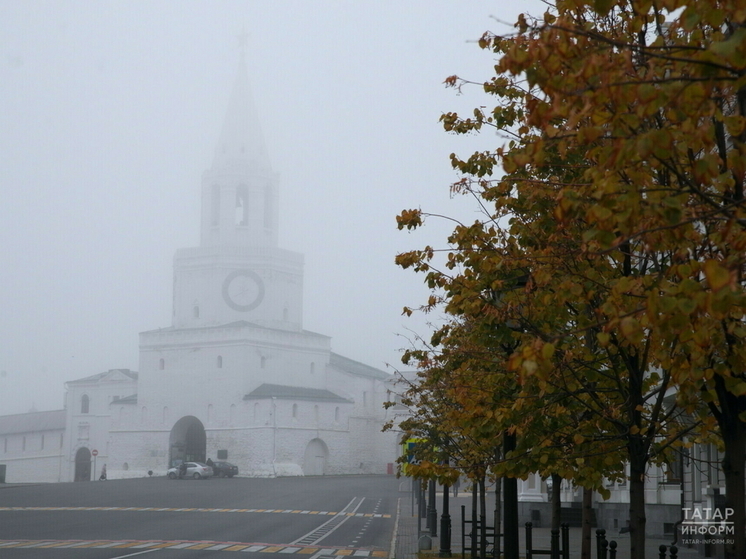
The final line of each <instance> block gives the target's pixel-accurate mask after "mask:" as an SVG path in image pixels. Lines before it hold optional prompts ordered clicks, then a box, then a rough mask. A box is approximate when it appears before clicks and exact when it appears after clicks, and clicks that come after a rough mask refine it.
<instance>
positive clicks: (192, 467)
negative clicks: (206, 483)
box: [166, 462, 212, 479]
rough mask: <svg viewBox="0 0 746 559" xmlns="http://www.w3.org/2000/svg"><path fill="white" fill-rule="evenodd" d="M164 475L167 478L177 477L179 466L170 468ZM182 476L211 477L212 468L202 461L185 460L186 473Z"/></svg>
mask: <svg viewBox="0 0 746 559" xmlns="http://www.w3.org/2000/svg"><path fill="white" fill-rule="evenodd" d="M166 475H167V476H168V478H169V479H178V478H179V468H170V469H169V470H168V472H166ZM184 477H191V478H194V479H208V478H211V477H212V468H211V467H210V466H208V465H207V464H203V463H202V462H187V463H186V475H185V476H184Z"/></svg>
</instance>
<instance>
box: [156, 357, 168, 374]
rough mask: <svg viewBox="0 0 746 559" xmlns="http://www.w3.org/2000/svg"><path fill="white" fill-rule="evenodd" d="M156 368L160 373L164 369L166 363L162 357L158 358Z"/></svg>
mask: <svg viewBox="0 0 746 559" xmlns="http://www.w3.org/2000/svg"><path fill="white" fill-rule="evenodd" d="M158 368H159V369H160V370H161V371H162V370H163V369H165V368H166V361H165V360H164V359H163V357H161V358H160V359H159V360H158Z"/></svg>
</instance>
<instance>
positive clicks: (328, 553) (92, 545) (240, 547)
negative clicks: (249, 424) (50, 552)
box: [0, 540, 388, 559]
mask: <svg viewBox="0 0 746 559" xmlns="http://www.w3.org/2000/svg"><path fill="white" fill-rule="evenodd" d="M0 548H3V549H10V548H16V549H32V548H33V549H48V548H49V549H64V548H68V549H86V548H87V549H126V550H130V549H131V550H133V551H134V550H142V551H137V552H136V553H131V554H129V555H120V556H118V559H122V558H123V557H133V556H135V555H140V554H142V553H149V552H151V551H158V550H160V549H183V550H185V551H190V550H195V551H196V550H204V551H240V552H248V553H256V552H260V553H277V554H283V555H304V556H306V557H308V559H325V558H327V557H328V558H335V557H338V558H341V557H350V556H353V557H369V558H370V557H375V558H380V559H383V558H386V557H388V552H387V551H381V550H378V549H375V550H374V549H354V548H338V547H321V546H303V547H301V546H297V545H287V544H281V545H269V544H252V543H239V542H216V541H193V542H185V541H183V540H182V541H178V540H177V541H164V540H151V541H129V542H127V541H122V540H97V541H92V540H76V541H70V540H58V541H52V540H7V541H3V540H0ZM309 556H310V557H309Z"/></svg>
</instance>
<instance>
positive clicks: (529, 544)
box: [526, 522, 534, 559]
mask: <svg viewBox="0 0 746 559" xmlns="http://www.w3.org/2000/svg"><path fill="white" fill-rule="evenodd" d="M533 528H534V525H533V524H532V523H531V522H526V559H533V556H534V555H533V553H534V544H533V541H532V532H533Z"/></svg>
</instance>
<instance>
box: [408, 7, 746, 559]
mask: <svg viewBox="0 0 746 559" xmlns="http://www.w3.org/2000/svg"><path fill="white" fill-rule="evenodd" d="M745 18H746V7H744V6H743V5H742V3H739V2H724V1H707V2H704V1H693V0H692V1H689V2H687V1H676V0H670V1H652V0H651V1H639V2H630V1H614V0H605V1H596V2H587V1H582V0H575V1H567V2H557V3H556V5H555V6H553V7H552V8H551V9H550V10H548V11H547V14H545V16H544V19H543V20H541V21H533V20H530V19H529V18H526V17H522V18H521V19H520V21H519V23H518V25H517V32H516V33H515V34H512V35H510V36H497V35H493V34H487V35H485V37H483V39H482V41H481V46H482V47H483V48H487V49H490V50H491V51H493V52H494V53H495V54H496V55H497V56H498V61H497V64H496V66H495V69H496V76H495V77H494V78H493V79H491V80H489V81H487V82H486V83H485V84H484V88H485V91H486V92H487V93H489V94H491V95H495V96H497V98H498V99H500V102H499V103H498V104H497V106H496V107H494V109H491V110H485V109H477V110H476V111H475V112H474V114H473V115H472V116H470V117H469V118H461V117H459V116H458V115H446V116H445V117H444V122H445V124H446V126H447V128H449V129H450V130H452V131H455V132H471V131H474V130H478V129H480V128H482V127H484V126H490V127H496V128H497V129H499V130H501V131H503V132H504V133H505V134H508V135H512V139H511V140H510V141H509V142H506V144H505V145H504V146H500V147H498V148H497V149H495V150H494V151H488V152H483V153H477V154H474V155H473V156H472V157H470V158H467V159H463V160H461V159H459V158H458V157H456V156H453V162H454V165H455V166H456V167H457V168H459V169H460V170H461V171H462V172H464V173H465V174H466V175H467V176H468V178H466V179H465V180H464V181H462V183H460V185H458V186H457V188H459V187H460V188H468V189H470V190H471V191H474V192H476V195H477V197H478V198H479V199H480V202H484V203H486V204H488V205H491V206H494V208H495V210H494V211H493V210H492V209H490V210H489V212H488V213H489V214H490V218H491V219H492V224H491V225H486V224H485V223H484V222H483V223H479V224H475V225H473V226H465V227H462V228H457V230H456V232H455V233H454V236H452V237H451V239H450V240H451V243H452V244H454V246H455V247H456V250H454V251H453V253H452V255H453V256H452V257H451V258H452V261H451V264H452V268H451V269H457V271H459V272H460V273H455V274H452V275H449V274H443V275H441V276H438V275H437V274H436V275H435V276H432V275H430V274H432V270H431V269H430V268H429V264H428V262H429V260H428V257H429V256H430V255H431V254H432V249H429V251H428V250H426V251H423V252H420V253H409V254H407V255H405V256H404V258H403V259H402V258H400V260H399V263H400V264H402V265H405V266H409V265H412V266H415V267H416V268H417V269H419V270H421V271H424V272H426V273H428V274H429V276H428V277H429V280H428V281H429V282H430V283H431V284H432V285H434V286H437V287H441V288H443V289H444V292H445V302H446V306H447V308H449V310H450V312H453V313H454V314H462V315H464V314H468V313H472V316H475V317H478V316H479V313H478V312H476V311H477V309H479V308H480V307H479V306H480V305H482V306H484V304H485V301H487V302H489V299H490V297H491V296H492V295H494V294H495V293H501V288H502V287H503V285H504V282H505V281H506V280H509V279H510V277H509V274H507V273H506V268H508V269H509V270H512V271H513V272H515V271H516V269H521V268H522V269H523V271H524V272H525V273H527V274H528V277H529V278H530V281H529V284H528V285H529V286H530V289H529V290H524V292H522V293H521V294H520V295H521V297H518V296H516V295H515V292H512V293H511V294H509V295H507V296H503V295H501V297H500V301H499V302H500V304H499V305H497V304H493V305H490V306H489V307H487V308H488V309H489V310H490V311H491V312H493V314H495V315H498V316H501V318H502V319H503V320H505V321H517V322H518V323H519V324H520V326H521V328H522V329H523V330H524V333H525V334H528V335H529V336H530V338H526V337H525V336H524V337H523V338H522V340H521V344H520V346H519V347H518V348H517V350H516V351H515V352H514V353H513V356H512V359H511V360H510V368H511V370H513V371H514V372H515V373H516V374H517V375H518V378H519V379H520V380H519V384H520V385H522V386H524V385H525V384H526V381H527V379H530V378H533V379H539V381H540V382H544V383H545V384H546V387H547V388H548V389H549V390H552V391H553V390H556V389H557V388H558V387H561V386H563V384H565V386H566V388H567V389H569V390H567V392H568V393H570V394H576V395H577V396H578V400H579V402H580V403H581V404H583V402H584V404H583V405H587V404H588V403H589V402H592V401H593V399H594V398H597V397H598V395H599V394H605V395H607V396H608V395H609V394H611V392H607V391H606V390H607V388H606V386H607V385H608V383H609V382H611V383H612V384H613V383H614V382H615V380H619V379H622V380H623V381H624V382H623V383H622V385H620V386H623V388H624V390H626V391H627V393H628V395H629V397H630V402H631V403H632V406H631V407H630V405H629V403H630V402H628V403H627V404H626V405H625V406H624V407H623V408H619V407H618V406H614V405H610V406H607V408H606V409H609V410H616V412H615V413H616V414H617V416H616V417H614V416H613V415H612V416H609V417H608V418H607V425H606V426H602V425H599V426H598V427H599V431H597V434H598V433H604V432H608V433H610V432H612V431H613V429H609V426H610V425H611V426H613V427H614V428H615V429H617V431H618V434H619V435H622V436H623V437H626V446H627V449H628V451H629V456H630V458H631V464H633V471H632V476H631V483H632V484H635V483H642V480H643V479H644V475H645V471H644V467H645V466H646V464H647V460H648V459H650V458H651V457H653V458H654V457H655V455H656V452H657V451H653V444H654V442H655V441H656V440H657V439H659V438H660V437H659V435H663V445H662V447H661V448H660V450H661V451H664V450H665V449H666V448H667V447H668V446H670V444H673V441H674V434H675V433H674V432H673V430H671V431H670V432H669V431H667V430H666V429H668V427H664V429H663V430H662V431H660V432H658V431H657V430H658V429H659V428H660V426H662V423H661V420H662V419H665V416H666V415H667V414H669V413H670V411H669V410H667V409H666V408H665V406H664V402H663V400H662V397H663V396H664V395H665V393H666V390H667V389H668V388H671V389H675V390H676V393H677V398H678V401H679V404H680V405H681V406H682V409H685V410H686V411H688V412H690V413H692V414H697V413H700V411H701V410H702V409H703V408H702V405H701V404H704V405H705V406H706V409H708V410H709V412H710V413H709V416H708V415H704V416H702V417H701V418H700V419H701V425H703V426H704V431H703V432H704V433H705V434H706V429H707V427H709V426H711V425H712V421H713V420H715V421H717V424H718V426H719V431H720V434H721V436H722V438H723V442H724V446H725V458H724V462H723V468H724V471H725V476H726V487H727V506H728V507H729V508H732V509H733V510H734V511H735V517H734V521H735V526H736V528H735V539H734V541H733V543H732V544H731V545H729V546H727V548H726V554H727V556H728V557H743V556H746V545H745V542H744V531H745V521H746V512H745V511H744V503H743V501H744V499H743V495H744V490H745V488H744V472H743V468H744V458H746V422H745V421H744V420H745V419H746V417H745V414H746V398H745V396H746V378H745V377H744V372H745V369H744V367H745V366H746V361H744V358H745V357H746V355H745V354H744V351H745V350H744V344H743V339H742V338H743V336H744V334H746V329H744V322H743V319H744V316H743V313H744V309H743V307H744V304H745V300H744V289H743V287H744V285H743V271H744V248H746V236H745V235H746V232H745V231H744V224H746V221H744V217H745V216H744V215H743V214H744V208H743V180H744V174H745V173H746V158H744V153H743V150H744V141H745V140H746V118H745V117H746V93H744V88H743V86H744V79H745V78H744V69H745V66H746V29H745V28H744V19H745ZM450 83H451V84H452V85H456V86H462V85H463V84H464V82H461V81H460V80H458V79H457V78H455V77H454V78H452V79H451V80H450ZM557 156H559V157H560V158H562V157H566V156H567V157H568V158H569V162H570V163H572V165H571V167H572V169H571V171H570V172H567V171H562V170H561V169H558V168H557V164H556V158H557ZM550 162H552V163H551V164H550ZM498 164H500V165H501V166H502V168H503V170H504V172H505V176H504V177H503V178H502V179H493V178H492V176H493V170H494V169H495V166H496V165H498ZM568 167H570V165H568ZM474 185H477V188H475V186H474ZM539 193H540V194H539ZM517 199H523V200H525V201H531V200H533V201H535V202H536V203H537V209H539V210H540V213H541V214H542V215H543V220H544V221H543V223H544V225H546V226H548V229H547V230H548V231H550V232H551V233H550V234H548V235H545V236H544V237H541V236H540V235H537V233H536V232H537V231H539V230H540V227H539V225H538V224H539V223H541V222H542V217H541V216H539V217H537V218H532V219H531V220H527V221H525V225H526V226H524V227H522V225H523V222H522V221H521V217H520V214H518V213H516V208H515V204H516V202H515V201H516V200H517ZM509 215H510V216H513V217H512V219H514V221H513V223H512V224H511V227H512V230H511V229H510V228H505V227H502V226H501V223H500V219H509V218H508V216H509ZM515 216H519V217H518V218H516V217H515ZM421 218H422V216H421V214H420V213H419V212H417V211H410V212H403V213H402V215H401V216H400V225H401V224H403V225H404V226H419V225H420V223H421ZM529 226H530V227H529ZM528 231H532V233H528V234H527V232H528ZM485 232H486V234H485ZM469 235H472V238H471V239H469V238H468V237H469ZM552 235H555V236H554V237H552ZM485 237H486V238H487V240H488V241H490V242H485ZM490 237H491V238H490ZM464 239H465V240H464ZM527 239H528V241H527ZM495 247H497V248H499V249H500V251H501V252H500V251H493V249H494V248H495ZM558 249H561V250H558ZM542 251H544V252H542ZM562 251H564V252H562ZM527 252H529V253H530V255H529V256H530V258H529V259H527V258H526V256H527ZM490 253H493V254H499V257H498V258H493V259H489V258H485V257H484V255H485V254H490ZM550 257H553V258H554V263H555V264H556V265H557V267H556V270H562V271H563V273H561V274H560V273H557V271H553V269H552V268H551V267H549V266H542V262H549V261H550ZM521 259H522V260H521ZM516 260H520V261H521V262H522V264H520V265H515V266H513V267H512V268H511V267H510V266H508V264H509V263H511V262H514V261H516ZM563 264H571V265H563ZM573 267H575V268H573ZM501 274H502V275H501ZM573 277H574V278H575V280H573ZM554 280H556V281H554ZM470 284H471V285H470ZM493 302H496V301H493ZM470 305H471V308H470ZM560 309H561V312H560ZM558 349H561V352H560V353H558ZM589 371H595V372H594V373H593V374H594V375H595V380H593V381H592V385H591V386H589V385H588V383H585V384H584V385H582V387H581V383H577V384H576V385H575V386H573V385H571V384H566V383H567V381H568V379H573V378H575V379H580V378H583V377H586V378H587V374H588V372H589ZM620 375H621V376H620ZM617 384H618V385H619V383H617ZM589 388H593V390H589ZM623 393H624V392H620V393H619V394H620V395H621V394H623ZM581 395H582V398H581ZM583 399H585V400H583ZM612 400H613V399H612ZM600 402H603V399H599V400H598V401H597V403H600ZM669 419H672V418H670V417H669ZM672 424H675V422H673V423H672ZM635 457H641V458H642V459H643V460H642V461H639V460H636V459H635ZM631 489H632V492H633V494H635V495H639V494H640V493H639V492H637V491H636V490H635V488H634V487H632V488H631ZM634 500H635V502H633V503H632V504H631V518H630V521H631V523H632V526H633V534H632V539H631V546H632V556H633V557H643V556H644V547H643V545H644V501H640V500H639V497H637V498H636V499H634Z"/></svg>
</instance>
